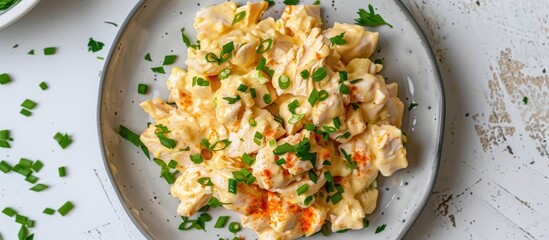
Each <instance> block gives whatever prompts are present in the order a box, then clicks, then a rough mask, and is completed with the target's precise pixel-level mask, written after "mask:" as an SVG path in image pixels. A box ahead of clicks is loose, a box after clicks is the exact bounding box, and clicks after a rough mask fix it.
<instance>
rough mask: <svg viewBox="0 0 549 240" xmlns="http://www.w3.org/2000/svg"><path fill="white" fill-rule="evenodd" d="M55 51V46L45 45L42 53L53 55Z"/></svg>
mask: <svg viewBox="0 0 549 240" xmlns="http://www.w3.org/2000/svg"><path fill="white" fill-rule="evenodd" d="M56 52H57V48H55V47H47V48H44V55H46V56H48V55H53V54H55V53H56Z"/></svg>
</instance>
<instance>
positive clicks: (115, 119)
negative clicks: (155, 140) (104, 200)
mask: <svg viewBox="0 0 549 240" xmlns="http://www.w3.org/2000/svg"><path fill="white" fill-rule="evenodd" d="M220 2H222V0H216V1H212V0H198V1H197V0H187V1H177V0H172V1H153V0H150V1H143V2H140V3H139V4H138V5H137V6H136V8H135V9H134V10H133V11H132V13H131V14H130V16H129V17H128V19H127V20H126V22H125V23H124V25H123V26H122V28H121V30H120V33H119V35H118V37H117V39H116V41H115V43H114V44H113V48H112V49H111V52H110V54H109V58H108V60H107V61H106V65H105V69H104V71H103V77H102V87H101V88H100V91H101V92H100V97H99V103H98V110H99V118H98V121H99V131H100V134H101V138H100V139H101V141H102V147H103V150H104V153H103V154H104V159H105V164H106V168H107V171H108V172H109V173H110V175H111V181H112V183H113V185H114V187H115V189H117V191H118V196H119V198H120V200H121V202H122V205H124V206H125V208H126V210H127V212H128V214H129V216H130V217H131V218H132V220H133V221H134V223H135V224H136V225H137V227H138V228H139V229H140V230H141V231H142V232H143V234H144V235H145V236H146V237H148V238H151V239H191V238H194V239H218V238H219V237H223V238H228V237H230V238H231V239H232V236H234V235H232V234H231V233H229V231H228V230H227V229H214V228H213V224H214V222H215V221H213V222H210V223H208V224H207V230H208V231H207V232H203V231H192V232H188V231H187V232H182V231H179V230H178V229H177V227H178V225H179V223H180V222H181V220H180V218H179V217H178V216H177V214H176V208H177V205H178V200H177V199H175V198H172V197H171V196H170V195H169V186H168V185H167V184H166V182H165V181H164V180H163V179H161V178H159V177H158V176H159V173H160V169H159V167H158V166H156V165H155V164H154V163H153V162H150V161H149V160H147V159H146V158H145V156H144V155H143V154H142V153H140V150H139V149H137V148H136V147H134V146H133V145H131V144H130V143H128V142H127V141H125V140H121V138H120V137H119V136H118V134H117V132H116V129H118V126H119V125H120V124H123V125H125V126H126V127H129V128H130V129H132V130H134V131H135V132H136V133H140V132H141V131H143V130H144V129H145V127H146V124H147V122H148V121H149V118H148V116H147V114H145V113H144V112H143V111H142V110H141V109H140V107H139V106H138V103H139V102H141V101H143V100H146V99H151V98H152V97H153V96H161V97H164V98H166V97H167V96H168V90H167V89H166V87H165V81H166V79H167V76H168V75H162V74H154V73H153V72H152V71H151V67H157V66H160V65H161V62H162V60H163V57H164V56H165V55H168V54H177V55H178V56H179V58H178V60H177V62H176V65H178V66H184V64H183V63H184V59H186V47H185V46H184V44H183V43H182V41H181V34H180V29H181V27H185V28H186V29H187V33H188V35H189V36H194V31H193V27H192V24H193V17H194V15H195V13H196V11H197V10H198V9H200V8H202V7H205V6H208V5H210V4H214V3H220ZM238 2H239V3H240V4H243V3H244V1H238ZM276 2H277V4H276V6H275V7H274V8H271V9H270V10H269V11H268V13H267V15H277V14H276V11H278V13H280V12H281V11H280V10H281V9H282V8H283V7H284V4H281V3H279V2H282V1H276ZM303 2H304V1H302V3H303ZM312 2H313V0H307V1H306V3H309V4H310V3H312ZM374 3H375V7H376V9H377V12H379V13H380V14H381V15H382V16H383V17H384V18H385V19H386V20H387V21H388V22H389V23H391V24H392V25H393V26H394V28H389V27H387V26H383V27H377V28H372V30H374V31H379V32H380V35H381V38H380V46H381V52H380V53H377V56H374V58H383V62H384V65H385V69H384V72H383V74H384V75H385V76H386V77H387V79H388V82H394V81H395V82H398V83H399V97H400V98H401V99H402V100H403V101H404V104H405V106H408V105H409V104H410V103H411V102H412V101H414V102H417V103H418V104H419V106H418V107H417V108H415V109H413V110H412V111H408V110H405V115H404V124H403V131H404V132H405V133H406V134H407V135H408V138H409V142H408V143H407V144H406V146H407V149H408V159H409V167H408V168H407V169H404V170H401V171H399V172H398V173H396V174H394V175H393V176H392V177H390V178H383V177H380V178H378V187H379V189H380V198H379V201H378V208H377V210H376V211H375V212H374V213H373V214H372V215H370V216H369V217H368V219H369V221H370V227H369V228H366V229H363V230H360V231H348V232H347V233H342V234H335V233H334V234H332V235H331V236H332V238H333V239H342V238H344V239H365V238H375V239H398V238H402V237H403V236H404V235H405V234H406V232H407V231H408V229H409V228H410V227H411V225H412V224H413V222H414V221H415V219H416V218H417V216H418V215H419V214H420V212H421V210H422V209H423V207H424V205H425V203H426V200H427V198H428V197H429V194H430V191H431V189H432V186H433V183H434V180H435V177H436V173H437V166H438V161H439V156H440V149H441V143H442V135H443V125H444V94H443V90H442V83H441V81H440V77H439V74H438V69H437V66H436V63H435V61H434V58H433V54H432V52H431V49H430V47H429V45H428V43H427V41H426V40H425V38H424V37H423V34H422V33H421V31H420V29H419V28H418V27H417V25H416V23H415V21H414V20H413V19H412V18H411V16H410V14H409V13H408V12H407V10H406V9H405V8H404V6H403V5H402V4H401V3H400V2H399V1H397V0H395V1H376V2H374ZM321 4H322V12H323V19H325V20H326V24H325V26H331V25H332V24H333V22H334V21H338V22H347V23H353V22H354V18H356V17H357V14H356V12H357V11H358V9H359V8H365V9H367V8H368V3H367V2H363V1H356V0H353V1H351V0H338V1H328V0H321ZM147 53H150V54H151V56H152V58H153V61H154V62H153V63H151V62H148V61H145V60H144V56H145V55H146V54H147ZM166 72H169V68H167V69H166ZM139 83H147V84H149V85H150V87H152V91H150V92H151V94H148V95H139V94H138V93H137V85H138V84H139ZM211 213H212V215H213V216H214V219H216V218H217V216H218V215H219V214H220V213H223V214H227V212H226V211H225V210H222V209H215V210H214V211H211ZM233 216H235V215H233ZM232 220H237V218H236V217H233V218H232ZM382 224H387V227H386V229H385V231H383V232H381V233H379V234H374V232H375V229H376V227H377V226H379V225H382ZM241 233H242V234H244V235H246V236H248V237H249V238H247V239H255V238H256V236H255V235H254V234H253V233H252V232H251V231H249V230H246V231H243V232H241ZM316 238H322V235H317V236H315V237H313V239H316Z"/></svg>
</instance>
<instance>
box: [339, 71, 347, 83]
mask: <svg viewBox="0 0 549 240" xmlns="http://www.w3.org/2000/svg"><path fill="white" fill-rule="evenodd" d="M347 80H349V77H348V73H347V71H339V81H340V82H345V81H347Z"/></svg>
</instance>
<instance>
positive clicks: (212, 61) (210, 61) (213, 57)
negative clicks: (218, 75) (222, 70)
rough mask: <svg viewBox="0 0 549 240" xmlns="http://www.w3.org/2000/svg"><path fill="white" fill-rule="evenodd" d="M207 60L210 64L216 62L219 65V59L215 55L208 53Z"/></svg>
mask: <svg viewBox="0 0 549 240" xmlns="http://www.w3.org/2000/svg"><path fill="white" fill-rule="evenodd" d="M205 59H206V62H209V63H214V62H216V63H219V58H218V57H217V56H216V55H215V54H214V53H207V54H206V56H205ZM219 65H221V64H219Z"/></svg>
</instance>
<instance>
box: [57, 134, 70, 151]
mask: <svg viewBox="0 0 549 240" xmlns="http://www.w3.org/2000/svg"><path fill="white" fill-rule="evenodd" d="M53 139H55V141H57V143H58V144H59V146H61V148H62V149H65V148H67V147H68V146H69V145H71V143H72V138H71V137H70V136H69V134H61V133H59V132H58V133H56V134H55V135H54V136H53Z"/></svg>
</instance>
